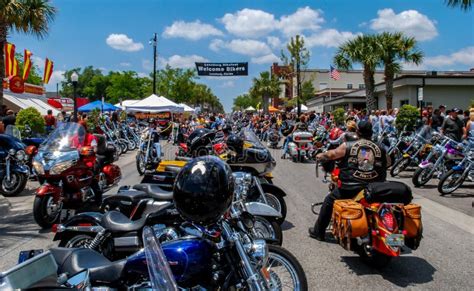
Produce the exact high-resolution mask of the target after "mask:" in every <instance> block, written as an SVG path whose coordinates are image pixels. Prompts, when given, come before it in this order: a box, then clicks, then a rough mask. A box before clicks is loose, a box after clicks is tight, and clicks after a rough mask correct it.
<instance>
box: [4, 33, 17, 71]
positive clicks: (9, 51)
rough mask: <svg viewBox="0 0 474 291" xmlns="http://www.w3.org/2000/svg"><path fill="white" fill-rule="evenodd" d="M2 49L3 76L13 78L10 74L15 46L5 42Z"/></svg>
mask: <svg viewBox="0 0 474 291" xmlns="http://www.w3.org/2000/svg"><path fill="white" fill-rule="evenodd" d="M3 49H4V52H5V76H6V77H10V76H14V75H13V74H12V73H13V65H14V59H15V45H14V44H12V43H8V42H7V43H5V47H4V48H3Z"/></svg>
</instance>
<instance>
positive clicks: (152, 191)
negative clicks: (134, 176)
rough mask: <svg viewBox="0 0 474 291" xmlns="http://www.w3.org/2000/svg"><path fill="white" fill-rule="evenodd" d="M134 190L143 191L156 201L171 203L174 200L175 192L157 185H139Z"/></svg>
mask: <svg viewBox="0 0 474 291" xmlns="http://www.w3.org/2000/svg"><path fill="white" fill-rule="evenodd" d="M133 189H135V190H139V191H143V192H145V193H147V194H148V195H150V197H152V198H153V199H155V200H159V201H169V200H173V191H166V190H163V189H162V188H160V186H158V185H156V184H137V185H134V186H133Z"/></svg>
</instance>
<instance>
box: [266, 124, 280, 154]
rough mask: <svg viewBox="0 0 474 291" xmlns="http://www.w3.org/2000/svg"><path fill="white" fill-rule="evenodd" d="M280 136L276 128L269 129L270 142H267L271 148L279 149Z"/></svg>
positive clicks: (268, 137)
mask: <svg viewBox="0 0 474 291" xmlns="http://www.w3.org/2000/svg"><path fill="white" fill-rule="evenodd" d="M280 138H281V137H280V133H279V132H278V130H276V129H275V128H270V129H268V133H267V139H268V143H267V144H268V147H269V148H271V149H277V148H278V144H279V143H280Z"/></svg>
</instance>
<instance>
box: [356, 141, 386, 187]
mask: <svg viewBox="0 0 474 291" xmlns="http://www.w3.org/2000/svg"><path fill="white" fill-rule="evenodd" d="M381 157H382V152H381V150H380V148H379V147H378V146H377V145H376V144H374V143H373V142H371V141H368V140H364V139H362V140H359V141H356V142H355V143H354V145H353V146H352V147H351V149H350V151H349V159H348V162H349V164H350V166H351V167H353V168H354V169H355V172H354V174H353V176H354V177H355V178H358V179H362V180H372V179H374V178H376V177H377V176H378V174H377V171H376V170H375V165H376V163H378V161H380V160H381Z"/></svg>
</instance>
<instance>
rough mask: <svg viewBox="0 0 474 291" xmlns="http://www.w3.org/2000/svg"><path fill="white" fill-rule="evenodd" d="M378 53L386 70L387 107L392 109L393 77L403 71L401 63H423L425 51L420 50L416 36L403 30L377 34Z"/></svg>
mask: <svg viewBox="0 0 474 291" xmlns="http://www.w3.org/2000/svg"><path fill="white" fill-rule="evenodd" d="M376 38H377V44H378V46H379V49H378V53H379V55H380V60H381V63H382V65H383V66H384V72H385V98H386V100H387V109H392V101H393V79H394V78H395V74H396V73H399V72H400V71H401V63H403V62H404V63H412V64H415V65H419V64H421V62H422V61H423V53H422V52H421V51H420V50H418V48H417V46H416V40H415V38H414V37H408V36H405V35H404V34H403V33H402V32H395V33H390V32H383V33H381V34H378V35H376Z"/></svg>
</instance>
